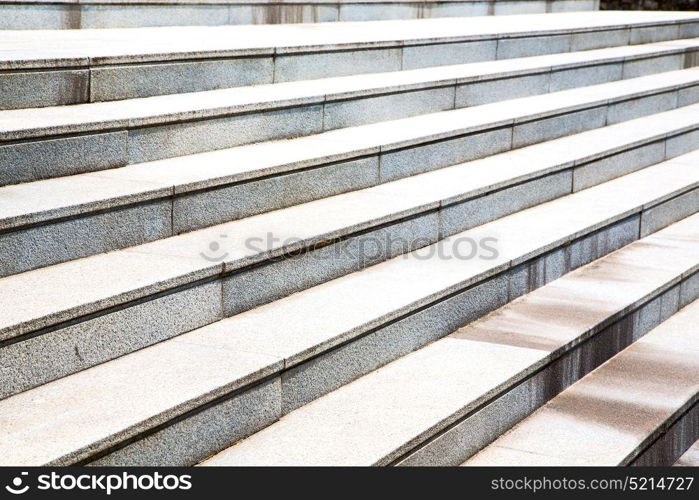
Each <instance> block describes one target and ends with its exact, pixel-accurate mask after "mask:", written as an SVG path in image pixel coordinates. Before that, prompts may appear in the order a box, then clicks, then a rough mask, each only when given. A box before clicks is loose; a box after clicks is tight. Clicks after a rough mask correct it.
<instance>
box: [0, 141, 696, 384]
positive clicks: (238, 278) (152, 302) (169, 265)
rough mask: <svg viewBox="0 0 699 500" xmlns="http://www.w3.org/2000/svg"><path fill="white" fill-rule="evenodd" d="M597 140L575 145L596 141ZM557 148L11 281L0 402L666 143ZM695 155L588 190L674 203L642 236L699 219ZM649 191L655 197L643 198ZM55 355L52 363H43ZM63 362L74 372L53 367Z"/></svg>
mask: <svg viewBox="0 0 699 500" xmlns="http://www.w3.org/2000/svg"><path fill="white" fill-rule="evenodd" d="M628 132H629V133H631V132H632V131H628ZM586 139H587V140H586ZM590 139H594V138H591V137H587V138H582V139H579V140H578V144H588V147H589V145H591V144H596V143H597V141H595V140H590ZM599 142H600V144H602V143H604V141H601V140H600V141H599ZM680 142H682V141H680ZM690 143H691V137H690ZM668 144H672V143H671V142H668ZM555 146H557V147H554V148H550V149H545V148H540V149H538V150H536V149H530V150H522V151H520V152H517V153H514V154H513V155H512V156H507V157H503V158H498V157H494V158H492V159H486V160H482V161H480V162H474V163H473V164H470V165H469V164H466V165H463V166H459V167H456V168H453V169H447V170H444V171H440V172H431V173H429V174H424V175H422V176H416V177H413V178H410V179H406V180H404V181H397V182H396V183H392V184H390V185H385V186H380V187H377V188H372V189H370V190H366V191H360V192H357V193H352V194H349V195H343V196H337V197H331V198H328V199H325V200H320V201H316V202H311V203H308V204H305V205H299V206H296V207H292V208H289V209H285V210H280V211H277V212H271V213H269V214H264V215H260V216H256V217H251V218H248V219H244V220H242V221H238V222H233V223H228V224H224V225H220V226H215V227H212V228H209V229H206V230H200V231H195V232H192V233H187V234H185V235H181V236H177V237H172V238H168V239H165V240H160V241H158V242H153V243H148V244H144V245H140V246H137V247H132V248H130V249H127V250H121V251H117V252H112V253H107V254H101V255H97V256H93V257H89V258H85V259H80V260H76V261H72V262H68V263H65V264H60V265H57V266H51V267H47V268H44V269H39V270H36V271H31V272H27V273H22V274H17V275H14V276H11V277H7V278H4V279H2V280H0V297H6V300H7V303H8V304H9V303H11V304H12V307H7V308H6V309H5V310H4V311H3V313H4V314H1V315H0V328H1V330H0V340H1V341H2V342H3V343H4V344H6V347H5V348H3V349H2V350H0V351H1V352H3V353H4V356H3V357H4V358H5V359H6V360H7V361H5V365H6V366H7V367H8V368H7V369H8V370H9V371H8V373H7V377H6V378H5V384H4V388H3V390H4V392H2V393H0V397H1V396H5V395H9V394H12V393H15V392H17V391H21V390H25V389H28V388H30V387H34V386H36V385H38V384H40V383H42V382H45V381H47V380H51V379H53V378H56V377H58V376H63V375H66V374H68V373H73V372H75V371H77V370H80V369H83V368H86V367H89V366H92V365H94V364H96V363H99V362H102V361H106V360H108V359H111V358H112V357H115V356H119V355H122V354H125V353H128V352H131V351H132V350H134V349H137V348H139V347H144V346H146V345H150V344H152V343H153V342H157V341H159V340H162V339H163V338H170V337H172V336H174V335H177V334H180V333H183V332H186V331H189V330H192V329H194V328H197V327H199V326H203V325H206V324H209V323H211V322H214V321H216V320H218V319H220V318H221V317H228V316H231V315H234V314H237V313H240V312H243V311H246V310H248V309H250V308H253V307H255V306H258V305H261V304H265V303H268V302H270V301H273V300H276V299H279V298H281V297H284V296H287V295H289V294H293V293H295V292H298V291H301V290H304V289H306V288H309V287H313V286H315V285H318V284H320V283H323V282H325V281H327V280H330V279H333V278H337V277H339V276H343V275H345V274H347V273H351V272H354V271H357V270H360V269H363V268H365V267H367V266H371V265H372V264H375V263H378V262H381V261H383V260H386V259H389V258H391V257H394V256H398V255H401V254H404V253H406V252H409V251H411V250H414V249H416V248H420V247H424V246H426V245H429V244H432V243H435V242H437V241H439V240H440V239H442V238H444V237H445V236H450V235H453V234H456V233H459V232H462V231H465V230H467V229H469V228H472V227H475V226H478V225H479V224H483V223H486V222H488V221H492V220H494V219H497V218H498V217H502V216H505V215H508V214H512V213H514V212H517V211H518V210H522V209H524V208H527V207H531V206H532V205H536V204H537V203H542V202H545V201H547V200H551V199H554V198H557V197H561V196H564V195H565V194H567V193H570V192H571V191H570V190H571V186H572V185H574V182H575V181H573V180H572V179H579V180H580V179H581V181H580V182H582V183H583V185H585V184H584V183H589V185H594V184H596V183H598V182H602V181H603V179H605V178H607V177H610V178H613V177H617V176H619V175H622V174H623V173H625V172H629V171H633V170H636V169H638V168H640V167H641V166H642V165H644V162H648V161H651V162H652V161H657V159H658V158H662V155H660V152H662V151H663V150H664V149H665V148H666V147H668V146H667V145H665V144H663V143H662V141H661V142H659V143H656V144H652V145H649V146H648V147H643V148H639V149H638V150H637V151H635V152H631V153H620V154H618V155H612V156H611V157H604V158H601V159H598V160H596V161H590V162H589V163H583V164H580V165H578V166H577V167H575V166H571V162H572V163H575V162H574V161H573V160H571V159H570V154H571V152H572V151H576V147H575V144H574V143H573V142H572V141H566V143H560V142H559V143H556V144H555ZM670 149H671V146H670ZM588 154H589V155H590V156H593V157H594V155H595V152H594V151H591V150H590V149H588ZM566 155H567V156H566ZM639 157H640V158H641V159H640V160H638V162H639V163H638V164H634V161H636V160H635V159H637V158H639ZM697 157H698V155H697V153H693V154H689V155H683V156H680V157H677V158H675V159H673V160H669V161H668V162H665V163H663V164H660V165H657V166H655V167H649V169H648V170H647V171H641V172H636V173H635V174H634V177H632V178H626V179H623V178H622V179H617V180H616V181H612V184H607V185H602V186H597V188H593V191H592V192H593V193H596V192H598V190H600V189H601V192H602V193H604V192H607V191H609V190H614V189H622V188H620V187H618V188H617V187H614V186H617V184H614V183H615V182H618V183H620V184H618V185H626V184H632V185H633V186H634V187H633V189H638V192H637V193H635V194H627V195H625V198H624V199H625V200H626V202H627V203H630V204H633V203H635V202H636V201H638V199H639V198H638V197H642V196H645V195H646V194H647V193H648V192H649V191H648V190H649V189H650V190H651V191H652V190H656V191H655V192H656V193H657V192H658V191H660V192H663V193H665V195H666V197H665V198H658V199H657V200H656V203H655V204H651V205H649V204H646V205H643V204H641V205H635V206H634V205H631V206H632V207H633V208H631V210H632V211H635V213H638V212H644V213H645V215H644V219H643V221H642V224H641V228H640V235H641V236H645V235H646V234H649V233H650V232H652V231H655V230H657V229H658V228H660V227H663V226H664V225H666V224H668V223H669V222H672V221H673V220H677V218H679V217H683V216H687V215H689V214H691V213H693V211H694V210H695V209H696V196H697V191H696V181H697V178H696V176H697V175H699V170H697V167H698V166H699V162H698V161H697ZM644 158H645V159H644ZM653 158H656V160H653ZM539 165H541V170H539ZM605 170H606V171H607V173H605ZM537 175H538V177H537ZM643 182H648V183H649V185H648V186H645V187H640V188H636V187H635V186H636V184H638V185H642V183H643ZM508 186H509V187H508ZM610 186H611V187H610ZM583 192H584V191H583ZM588 192H589V190H588ZM580 193H581V192H578V193H577V194H578V195H580ZM585 196H590V195H589V194H587V195H585ZM668 197H670V198H672V197H674V198H672V199H668ZM559 201H561V200H559ZM561 202H562V203H563V201H561ZM591 203H594V201H591ZM321 214H322V215H321ZM629 216H630V215H629ZM615 221H616V220H614V221H611V222H615ZM566 228H567V223H565V224H564V225H563V228H562V230H565V229H566ZM593 230H596V229H593ZM622 232H623V231H622ZM578 236H579V235H578ZM578 236H575V237H576V238H577V237H578ZM614 241H616V240H614ZM568 242H569V243H570V241H568ZM45 283H52V284H54V285H55V288H49V287H46V286H45V285H44V284H45ZM65 290H70V291H71V292H70V293H69V294H66V292H65ZM17 297H27V298H26V299H23V300H22V301H17V299H16V298H17ZM46 335H48V336H46ZM104 336H108V337H113V338H112V340H111V341H110V342H109V346H108V347H105V346H103V345H101V344H100V345H99V347H96V346H95V345H94V342H98V341H99V338H103V337H104ZM47 339H53V340H47ZM48 344H53V345H54V346H53V347H52V348H51V349H52V350H53V351H55V352H54V354H55V356H52V357H46V355H45V353H44V346H45V345H48ZM59 353H60V354H59ZM56 357H60V358H62V359H64V360H65V361H64V362H62V363H59V364H56V363H54V359H55V358H56ZM30 358H31V359H32V360H33V361H32V362H31V363H25V361H26V360H27V359H30ZM10 366H12V369H11V370H10V368H9V367H10Z"/></svg>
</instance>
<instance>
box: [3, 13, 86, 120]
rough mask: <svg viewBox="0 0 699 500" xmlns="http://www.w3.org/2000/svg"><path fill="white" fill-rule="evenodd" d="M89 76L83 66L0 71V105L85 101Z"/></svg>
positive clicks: (38, 105)
mask: <svg viewBox="0 0 699 500" xmlns="http://www.w3.org/2000/svg"><path fill="white" fill-rule="evenodd" d="M3 7H7V6H6V5H5V6H3ZM89 76H90V75H89V72H88V70H86V69H85V70H81V69H67V70H60V71H37V72H18V73H0V109H20V108H38V107H42V106H62V105H64V104H79V103H83V102H87V101H88V99H89V95H88V91H89V87H90V85H89Z"/></svg>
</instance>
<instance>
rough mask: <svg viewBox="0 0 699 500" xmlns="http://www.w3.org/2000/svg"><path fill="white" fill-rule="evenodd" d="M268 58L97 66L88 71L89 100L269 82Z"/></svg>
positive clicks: (270, 71) (270, 64) (269, 64)
mask: <svg viewBox="0 0 699 500" xmlns="http://www.w3.org/2000/svg"><path fill="white" fill-rule="evenodd" d="M272 74H273V67H272V59H271V58H269V57H258V58H234V59H225V60H220V59H219V60H216V61H198V62H177V63H163V64H139V65H133V66H99V67H95V68H93V69H91V79H90V100H91V101H93V102H96V101H113V100H117V99H131V98H136V97H148V96H154V95H164V94H179V93H183V92H196V91H201V90H213V89H222V88H228V87H239V86H244V85H254V84H259V83H271V82H272Z"/></svg>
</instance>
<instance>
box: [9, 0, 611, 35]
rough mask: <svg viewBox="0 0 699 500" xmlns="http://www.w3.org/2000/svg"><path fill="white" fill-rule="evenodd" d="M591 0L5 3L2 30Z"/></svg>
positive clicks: (301, 19) (458, 13)
mask: <svg viewBox="0 0 699 500" xmlns="http://www.w3.org/2000/svg"><path fill="white" fill-rule="evenodd" d="M598 3H599V2H597V1H595V0H551V1H543V0H378V1H377V0H297V1H295V2H294V3H288V2H282V1H281V0H255V1H252V0H220V1H212V0H209V1H207V0H157V1H148V0H51V1H48V0H3V1H2V3H0V29H77V28H83V29H89V28H136V27H141V26H219V25H225V24H286V23H319V22H334V21H372V20H388V19H424V18H435V17H462V16H487V15H507V14H510V15H511V14H534V13H544V12H564V11H585V10H595V9H597V6H598Z"/></svg>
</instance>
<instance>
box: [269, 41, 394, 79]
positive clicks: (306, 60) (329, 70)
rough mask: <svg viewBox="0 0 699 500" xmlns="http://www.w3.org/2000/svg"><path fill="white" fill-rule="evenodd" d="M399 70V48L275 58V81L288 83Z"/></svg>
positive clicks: (279, 56)
mask: <svg viewBox="0 0 699 500" xmlns="http://www.w3.org/2000/svg"><path fill="white" fill-rule="evenodd" d="M400 69H401V49H396V48H389V49H373V50H362V51H347V52H324V53H316V54H293V55H291V54H281V55H278V56H276V57H275V62H274V81H275V82H289V81H297V80H311V79H314V78H324V77H330V76H346V75H356V74H359V73H380V72H384V71H398V70H400Z"/></svg>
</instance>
